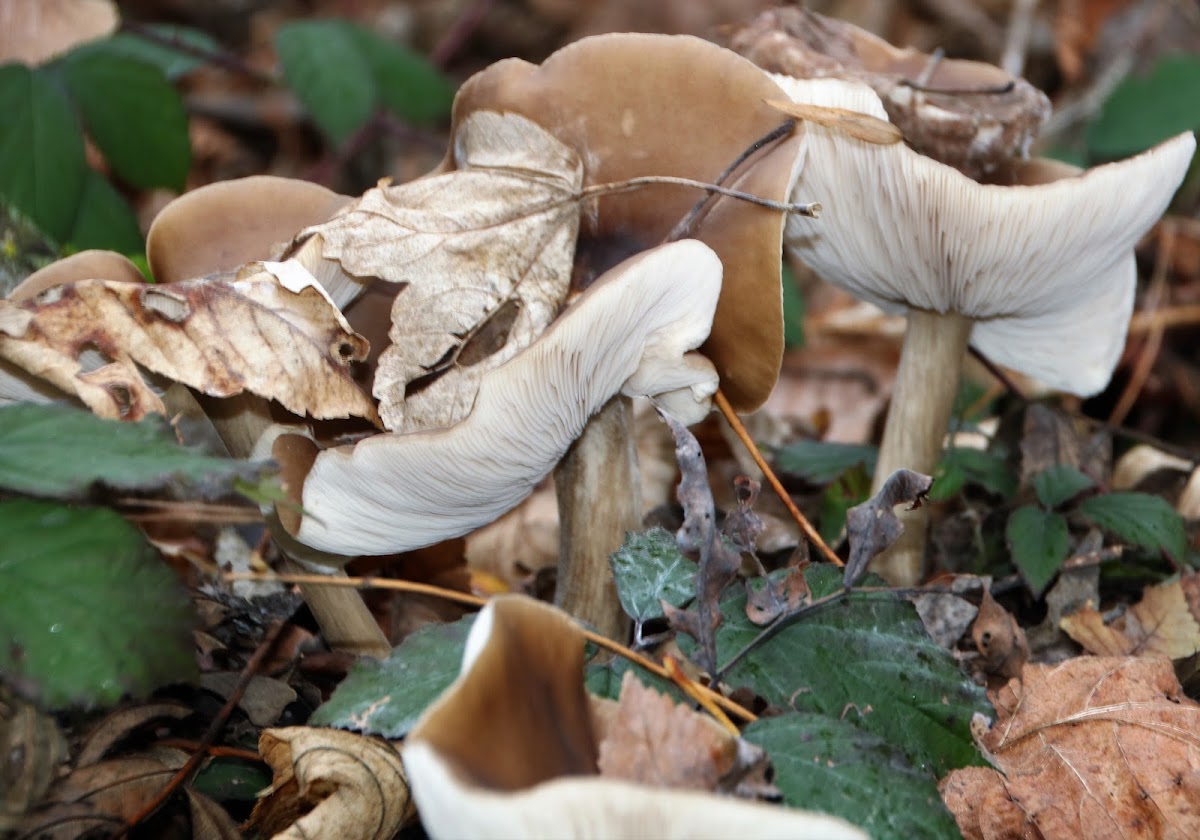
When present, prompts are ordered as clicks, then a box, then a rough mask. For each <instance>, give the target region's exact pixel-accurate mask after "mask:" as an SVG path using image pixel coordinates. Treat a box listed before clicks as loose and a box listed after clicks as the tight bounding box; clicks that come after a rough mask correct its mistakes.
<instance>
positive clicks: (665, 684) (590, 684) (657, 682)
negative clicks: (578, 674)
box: [583, 656, 692, 704]
mask: <svg viewBox="0 0 1200 840" xmlns="http://www.w3.org/2000/svg"><path fill="white" fill-rule="evenodd" d="M626 671H633V674H634V676H635V677H637V678H638V680H639V681H640V682H641V683H642V685H645V686H647V687H649V688H653V689H654V690H655V691H657V692H658V693H659V694H666V695H667V696H669V697H671V698H672V699H674V700H675V702H677V703H689V704H690V703H691V702H692V701H691V699H690V698H688V697H687V696H686V695H684V693H683V692H682V691H681V690H680V689H679V686H677V685H675V683H673V682H671V681H670V680H664V679H663V678H662V677H660V676H658V674H652V673H650V672H649V671H647V670H645V669H643V668H639V667H638V666H636V665H634V664H633V663H632V662H630V661H629V660H628V659H625V658H624V657H622V656H614V657H612V658H611V659H609V660H608V661H607V662H589V663H588V664H587V665H586V666H585V667H584V669H583V686H584V688H586V689H587V691H588V694H592V695H595V696H596V697H604V698H607V699H609V700H616V699H617V698H618V697H620V696H621V681H622V680H623V679H625V672H626Z"/></svg>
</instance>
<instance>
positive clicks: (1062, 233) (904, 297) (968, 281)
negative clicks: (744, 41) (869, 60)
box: [780, 77, 1196, 396]
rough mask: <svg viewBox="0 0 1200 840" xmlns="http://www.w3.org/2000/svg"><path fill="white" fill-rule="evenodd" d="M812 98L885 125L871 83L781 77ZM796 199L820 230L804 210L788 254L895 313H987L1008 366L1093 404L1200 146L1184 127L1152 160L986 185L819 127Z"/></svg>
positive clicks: (979, 332) (993, 343)
mask: <svg viewBox="0 0 1200 840" xmlns="http://www.w3.org/2000/svg"><path fill="white" fill-rule="evenodd" d="M780 82H781V84H783V85H784V86H785V87H786V88H787V89H788V93H789V95H791V96H792V98H793V99H794V100H796V101H798V102H806V103H809V104H814V105H824V106H831V107H838V108H849V109H852V110H856V111H861V112H864V113H868V114H871V115H873V116H876V117H879V118H881V119H886V114H885V113H884V110H883V107H882V105H881V104H880V102H879V97H878V96H876V95H875V93H874V92H873V91H872V90H871V89H870V88H869V87H866V86H864V85H861V84H856V83H851V82H843V81H838V80H832V79H818V80H807V81H800V80H796V79H784V78H782V77H781V78H780ZM807 138H808V141H807V142H808V150H807V155H808V158H807V163H806V165H805V167H804V170H803V172H802V173H801V176H800V178H799V179H798V181H797V183H796V186H795V188H794V189H795V194H796V195H803V196H805V197H808V198H814V199H818V200H820V202H821V206H822V214H821V220H820V222H819V223H814V222H812V221H810V220H807V219H803V218H799V217H794V216H793V217H791V218H790V219H789V220H788V224H787V229H786V232H785V241H786V245H787V247H788V249H790V251H791V252H792V253H794V254H795V255H796V256H798V257H800V258H801V259H802V260H804V261H805V262H806V263H808V264H809V265H810V266H812V267H813V268H814V269H815V270H816V271H817V273H819V274H820V275H821V276H822V277H824V278H825V279H826V280H828V281H829V282H831V283H834V284H836V285H838V286H841V287H843V288H845V289H846V290H848V291H850V292H851V293H852V294H854V295H856V296H858V297H860V298H862V299H864V300H868V301H871V302H872V303H875V304H878V305H879V306H881V307H883V308H884V309H886V310H889V311H897V310H901V309H903V308H906V307H916V308H920V309H926V310H930V311H933V312H939V313H944V312H951V311H952V312H958V313H961V314H963V315H966V316H967V317H969V318H971V319H974V321H975V326H974V330H973V332H972V333H971V344H972V345H974V346H975V347H976V348H978V349H979V350H980V351H981V352H983V354H984V355H986V356H987V357H988V358H989V359H991V360H992V361H994V362H997V363H999V364H1001V365H1005V366H1007V367H1011V368H1013V369H1015V370H1018V371H1021V372H1022V373H1026V374H1029V375H1030V376H1033V377H1035V378H1037V379H1039V380H1041V381H1042V382H1044V383H1045V384H1046V385H1049V386H1051V387H1053V388H1056V389H1060V390H1063V391H1069V392H1071V393H1074V394H1079V395H1081V396H1087V395H1091V394H1094V393H1097V392H1098V391H1101V390H1103V388H1104V387H1105V386H1106V385H1107V384H1108V380H1109V378H1110V377H1111V376H1112V371H1113V368H1114V367H1115V365H1116V363H1117V359H1118V357H1119V356H1120V353H1121V349H1122V347H1123V346H1124V344H1125V332H1126V329H1127V327H1128V323H1129V316H1130V313H1131V311H1132V308H1133V296H1134V283H1135V279H1136V268H1135V265H1134V256H1133V247H1134V244H1135V243H1136V242H1137V241H1138V239H1140V238H1141V237H1142V236H1143V235H1144V234H1145V233H1146V231H1147V230H1149V229H1150V227H1151V225H1153V224H1154V222H1155V220H1157V219H1158V218H1159V216H1161V215H1162V213H1163V211H1164V210H1165V209H1166V207H1167V203H1168V202H1169V201H1170V199H1171V196H1172V195H1173V194H1174V192H1175V190H1176V189H1177V188H1178V186H1179V184H1180V182H1181V181H1182V180H1183V176H1184V174H1185V172H1186V171H1187V167H1188V163H1189V161H1190V160H1191V158H1192V153H1193V152H1194V150H1195V147H1196V140H1195V137H1193V136H1192V135H1191V134H1190V133H1189V134H1181V135H1179V136H1178V137H1175V138H1173V139H1171V140H1168V141H1166V142H1164V143H1162V144H1160V145H1158V146H1156V147H1155V148H1153V149H1151V150H1150V151H1148V152H1145V153H1144V154H1141V155H1139V156H1137V157H1134V158H1130V159H1129V160H1125V161H1121V162H1119V163H1113V164H1107V165H1105V166H1100V167H1096V168H1095V169H1092V170H1089V171H1087V172H1085V173H1083V174H1081V175H1078V176H1076V177H1068V178H1063V179H1060V180H1054V181H1050V182H1048V183H1042V184H1039V185H1037V186H1011V187H1002V186H995V185H989V184H980V183H977V182H975V181H972V180H971V179H969V178H967V177H966V176H965V175H963V174H962V173H960V172H958V171H957V170H955V169H952V168H950V167H949V166H946V165H944V164H941V163H938V162H936V161H934V160H932V159H930V158H927V157H924V156H922V155H919V154H917V153H916V152H914V151H913V150H912V149H909V148H908V147H907V146H905V145H904V144H902V143H897V144H894V145H890V146H875V145H870V144H867V143H863V142H861V141H858V140H855V139H853V138H849V137H846V136H843V135H839V134H835V133H833V132H832V131H830V130H829V129H825V128H822V127H820V126H810V127H809V130H808V135H807Z"/></svg>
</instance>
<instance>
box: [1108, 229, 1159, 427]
mask: <svg viewBox="0 0 1200 840" xmlns="http://www.w3.org/2000/svg"><path fill="white" fill-rule="evenodd" d="M1174 253H1175V226H1174V225H1173V224H1170V222H1169V221H1166V220H1164V221H1163V223H1162V224H1161V225H1159V227H1158V254H1157V255H1156V257H1155V260H1154V273H1153V275H1152V277H1151V280H1150V293H1149V295H1148V296H1147V298H1148V300H1147V304H1146V308H1147V309H1148V310H1149V311H1150V312H1154V310H1156V309H1158V307H1159V305H1160V304H1161V303H1162V300H1163V298H1164V297H1166V293H1167V267H1168V266H1169V265H1170V264H1171V260H1172V257H1173V256H1174ZM1165 331H1166V328H1165V327H1164V326H1163V325H1162V324H1157V325H1155V327H1154V328H1152V329H1150V330H1149V331H1148V332H1147V334H1146V339H1145V341H1144V342H1143V343H1142V349H1141V352H1140V353H1139V354H1138V357H1137V361H1136V362H1134V365H1133V371H1132V373H1131V374H1130V376H1129V382H1128V383H1126V385H1125V390H1124V391H1122V392H1121V398H1120V399H1119V400H1117V404H1116V406H1115V407H1114V408H1113V410H1112V413H1111V414H1110V415H1109V416H1108V424H1109V425H1110V426H1119V425H1121V423H1123V422H1124V421H1125V418H1126V417H1127V416H1128V415H1129V412H1130V411H1131V410H1132V409H1133V404H1134V402H1136V401H1137V398H1138V394H1140V393H1141V392H1142V388H1144V387H1145V385H1146V380H1147V379H1149V378H1150V371H1151V370H1152V369H1153V368H1154V360H1155V359H1157V358H1158V351H1159V350H1161V349H1162V339H1163V333H1164V332H1165Z"/></svg>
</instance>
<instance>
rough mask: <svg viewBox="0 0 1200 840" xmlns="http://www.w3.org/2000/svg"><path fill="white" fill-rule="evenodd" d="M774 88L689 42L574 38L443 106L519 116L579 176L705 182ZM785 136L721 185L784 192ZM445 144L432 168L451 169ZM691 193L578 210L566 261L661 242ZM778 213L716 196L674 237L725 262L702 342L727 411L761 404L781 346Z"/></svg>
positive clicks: (662, 192)
mask: <svg viewBox="0 0 1200 840" xmlns="http://www.w3.org/2000/svg"><path fill="white" fill-rule="evenodd" d="M778 97H779V89H778V88H777V87H776V85H775V84H774V83H773V82H772V81H771V80H770V78H769V77H768V76H767V75H766V74H765V73H763V72H762V71H761V70H760V69H759V68H757V67H755V66H754V65H753V64H752V63H750V62H749V61H747V60H746V59H744V58H742V57H741V56H739V55H737V54H736V53H733V52H731V51H729V50H725V49H722V48H720V47H717V46H715V45H713V44H711V43H709V42H707V41H702V40H700V39H698V38H693V37H690V36H667V35H641V34H619V35H600V36H596V37H592V38H584V39H583V40H581V41H577V42H576V43H574V44H571V45H569V46H567V47H564V48H563V49H561V50H559V51H558V52H556V53H554V54H553V55H552V56H550V57H549V58H548V59H546V61H545V62H543V63H542V64H541V65H540V66H535V65H532V64H529V63H527V62H525V61H521V60H519V59H508V60H505V61H501V62H497V63H496V64H493V65H492V66H491V67H489V68H487V69H486V70H483V71H482V72H480V73H477V74H476V75H475V76H473V77H471V78H470V79H468V80H467V82H466V83H465V84H464V85H463V86H462V88H461V89H460V90H459V92H458V96H457V97H456V98H455V101H454V123H455V127H457V125H458V124H459V123H461V122H462V120H463V119H464V118H465V117H466V116H467V115H468V114H470V113H471V112H473V111H476V110H493V111H514V112H516V113H519V114H522V115H524V116H526V117H528V118H530V119H531V120H533V121H534V122H536V123H538V124H539V125H541V126H542V127H543V128H545V129H547V130H548V131H550V132H551V133H552V134H554V135H555V136H557V137H558V139H559V140H561V141H562V142H564V143H566V144H567V145H569V146H571V147H573V148H574V149H576V150H577V151H578V152H579V154H580V157H581V158H582V159H583V162H584V169H585V172H584V184H585V185H594V184H602V183H612V182H617V181H624V180H627V179H630V178H636V177H641V176H648V175H660V176H675V177H685V178H692V179H696V180H700V181H707V182H709V183H711V182H713V180H714V179H716V178H717V177H718V176H719V175H720V174H721V173H722V172H723V171H724V170H725V169H726V167H728V166H729V165H730V164H731V163H733V162H734V161H735V160H736V159H737V158H738V156H739V155H741V154H742V153H743V152H745V151H746V150H747V149H748V148H749V147H750V146H751V145H752V144H753V143H755V142H756V141H758V140H759V139H761V138H762V137H763V136H764V135H765V134H767V133H769V132H770V131H772V130H773V129H775V128H778V127H779V126H780V125H781V124H782V123H783V122H784V118H782V117H781V115H780V114H779V113H778V112H777V111H775V110H774V109H772V108H770V107H769V106H767V105H766V104H764V100H769V99H772V98H778ZM802 148H803V147H802V137H801V136H798V135H795V134H793V136H791V137H790V138H788V139H786V140H785V141H783V142H782V143H780V144H778V145H776V146H773V147H770V148H768V149H766V150H764V151H762V152H759V153H758V154H756V155H755V156H754V157H752V158H751V159H750V161H749V162H748V163H747V164H746V165H743V166H742V167H741V168H739V170H738V173H737V174H735V176H734V177H733V178H732V179H730V180H729V181H728V182H727V183H726V186H730V187H735V188H737V189H740V190H743V191H745V192H749V193H753V194H755V195H758V196H762V197H764V198H770V199H774V200H784V199H785V197H786V195H787V194H788V189H787V187H788V185H789V184H790V183H791V182H792V180H793V178H794V176H795V171H796V168H797V167H798V166H799V165H800V154H801V151H802ZM455 163H456V162H455V160H454V158H453V150H451V152H450V154H449V155H448V156H447V159H446V161H444V162H443V167H444V168H452V167H453V166H454V165H455ZM702 197H703V194H702V193H700V192H698V191H697V190H695V189H688V188H683V187H676V186H652V187H646V188H643V189H638V190H634V191H631V192H627V193H624V194H621V195H610V196H606V197H604V198H601V199H599V200H598V202H597V203H596V206H595V210H594V212H588V211H587V210H586V209H585V213H584V221H583V225H582V227H581V231H580V241H579V251H578V253H579V257H577V260H581V261H583V262H584V263H587V262H588V261H593V262H594V263H595V264H594V265H593V266H592V268H593V269H594V270H595V274H599V273H601V272H603V271H605V270H607V269H608V268H609V267H611V266H612V265H615V264H616V263H617V262H619V261H620V260H622V259H624V258H625V257H626V256H629V255H630V254H633V253H636V252H637V251H640V250H644V249H645V248H649V247H653V246H654V245H657V244H659V243H660V242H662V241H663V239H664V237H666V236H667V234H668V233H669V232H670V231H671V229H672V228H673V227H674V226H675V224H676V223H677V222H679V220H680V219H682V218H683V217H684V216H685V215H686V214H687V213H688V211H689V210H690V209H691V208H692V207H693V205H695V203H696V202H697V200H699V199H700V198H702ZM782 226H783V214H781V213H779V212H777V211H774V210H768V209H765V208H762V207H757V206H752V205H750V204H747V203H745V202H742V201H737V200H735V199H730V198H720V199H717V200H716V201H715V202H714V204H713V206H712V209H711V210H710V212H709V213H708V215H707V216H706V217H705V218H704V220H703V221H702V222H701V223H700V224H699V225H698V226H697V227H696V229H695V230H694V231H692V232H689V233H688V234H687V235H688V236H691V237H694V238H696V239H699V240H701V241H702V242H704V243H706V244H707V245H709V246H710V247H711V248H712V249H713V250H714V251H716V252H717V255H718V256H719V257H720V258H721V262H722V263H723V264H724V266H725V287H724V291H723V292H722V295H721V301H720V303H719V304H718V306H717V316H716V319H715V321H714V324H713V330H712V335H711V336H710V338H709V340H708V341H707V342H706V343H705V345H704V347H703V348H702V352H703V353H704V354H705V355H707V356H708V357H709V358H710V359H711V360H712V361H713V364H714V365H715V366H716V368H717V371H718V373H719V374H720V376H721V387H722V389H723V390H724V392H725V394H726V395H727V396H728V397H729V400H730V402H731V403H733V405H734V406H735V408H738V409H739V410H744V411H749V410H753V409H755V408H757V407H758V406H759V405H761V404H762V403H763V401H765V400H766V398H767V395H768V394H770V392H771V389H772V387H774V384H775V380H776V378H777V377H778V375H779V365H780V360H781V358H782V354H783V314H782V313H783V309H782V287H781V285H780V260H779V254H780V250H781V247H780V236H781V231H782Z"/></svg>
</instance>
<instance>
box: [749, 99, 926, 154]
mask: <svg viewBox="0 0 1200 840" xmlns="http://www.w3.org/2000/svg"><path fill="white" fill-rule="evenodd" d="M767 104H768V105H770V106H771V107H772V108H775V109H776V110H778V111H780V112H781V113H784V114H787V115H788V116H789V117H795V118H796V119H800V120H807V121H809V122H815V123H816V124H817V125H823V126H826V127H827V128H835V129H837V130H838V131H840V132H842V133H843V134H845V135H847V136H849V137H854V138H856V139H858V140H864V141H866V142H867V143H874V144H876V145H880V146H889V145H891V144H892V143H899V142H900V141H901V140H903V139H904V135H903V134H902V133H901V132H900V129H899V128H897V127H896V126H894V125H892V124H891V123H890V122H888V121H887V120H881V119H879V118H878V117H872V116H870V115H868V114H863V113H861V112H859V111H850V110H847V109H846V108H826V107H824V106H821V105H807V104H805V103H803V102H792V101H791V100H790V99H768V100H767Z"/></svg>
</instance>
